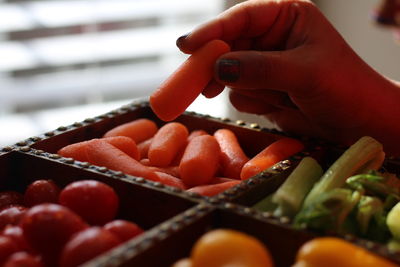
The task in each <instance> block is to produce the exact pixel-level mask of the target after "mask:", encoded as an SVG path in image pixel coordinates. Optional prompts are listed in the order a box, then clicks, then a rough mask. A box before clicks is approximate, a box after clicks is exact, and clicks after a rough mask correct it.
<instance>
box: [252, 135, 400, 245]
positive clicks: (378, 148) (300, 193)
mask: <svg viewBox="0 0 400 267" xmlns="http://www.w3.org/2000/svg"><path fill="white" fill-rule="evenodd" d="M384 155H385V154H384V152H383V150H382V145H381V144H380V143H379V142H377V141H376V140H375V139H373V138H371V137H367V136H366V137H363V138H361V139H359V140H358V141H357V142H356V143H354V144H353V145H352V146H350V147H349V148H348V149H347V150H346V151H345V152H344V153H343V154H342V155H341V156H340V157H339V158H338V159H337V160H336V161H335V162H334V163H333V164H332V165H331V166H330V167H329V168H328V169H327V170H325V171H324V170H323V169H322V167H321V166H320V164H319V163H318V162H317V161H316V160H315V159H313V158H311V157H305V158H303V159H302V160H301V161H300V162H299V164H298V166H297V167H296V168H295V169H294V171H293V172H292V173H291V174H290V175H289V177H288V178H287V179H286V180H285V182H284V183H283V184H282V185H281V186H280V188H279V189H278V190H277V191H276V192H275V193H274V194H272V195H270V196H267V197H265V198H264V199H262V200H261V201H260V202H258V203H257V204H256V205H255V206H254V207H255V208H257V209H260V210H264V211H272V212H273V213H274V214H275V215H277V216H287V217H289V218H291V219H292V221H293V226H294V227H295V228H298V229H311V230H314V231H317V232H319V233H323V234H353V235H356V236H359V237H362V238H366V239H369V240H372V241H376V242H381V243H388V242H390V243H391V244H392V246H393V247H395V246H396V243H397V240H398V239H399V233H400V227H399V225H400V224H399V222H400V220H399V219H400V205H399V204H397V203H399V201H400V191H399V189H400V180H399V179H398V178H397V177H396V176H395V175H394V174H391V173H388V172H382V171H381V166H382V163H383V160H384Z"/></svg>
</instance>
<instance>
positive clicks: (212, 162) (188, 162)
mask: <svg viewBox="0 0 400 267" xmlns="http://www.w3.org/2000/svg"><path fill="white" fill-rule="evenodd" d="M220 153H221V150H220V148H219V145H218V142H217V140H216V139H215V138H214V137H213V136H211V135H208V134H207V135H201V136H197V137H195V138H193V139H192V141H190V142H189V144H188V145H187V147H186V149H185V153H184V154H183V157H182V160H181V163H180V164H179V171H180V174H181V179H182V181H183V182H184V184H186V185H187V186H196V185H203V184H207V183H208V182H209V181H211V179H212V178H213V177H214V175H215V173H216V172H217V170H218V164H219V157H220Z"/></svg>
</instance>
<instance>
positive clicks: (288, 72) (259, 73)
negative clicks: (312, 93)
mask: <svg viewBox="0 0 400 267" xmlns="http://www.w3.org/2000/svg"><path fill="white" fill-rule="evenodd" d="M305 55H307V51H305V52H302V49H301V48H299V49H294V50H287V51H273V52H259V51H236V52H230V53H226V54H224V55H222V56H221V57H220V58H219V59H218V60H217V62H216V64H215V74H214V77H215V79H216V80H217V81H218V82H219V83H221V84H224V85H225V86H228V87H232V88H242V89H248V90H252V89H266V88H269V89H273V90H277V91H285V92H287V93H289V95H291V94H306V93H307V90H309V89H311V88H312V87H313V84H312V83H313V81H314V80H313V79H312V78H313V77H312V75H313V69H312V67H313V64H310V63H309V62H307V61H305V60H304V56H305ZM306 58H307V57H306Z"/></svg>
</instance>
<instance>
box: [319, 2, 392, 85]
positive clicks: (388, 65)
mask: <svg viewBox="0 0 400 267" xmlns="http://www.w3.org/2000/svg"><path fill="white" fill-rule="evenodd" d="M315 2H316V3H317V5H318V6H319V7H320V9H321V11H322V12H323V13H324V14H325V15H326V16H327V18H328V19H329V20H330V21H331V22H332V24H333V25H334V26H335V27H336V29H338V31H339V32H340V33H341V34H342V35H343V37H344V38H345V39H346V41H347V42H348V43H349V44H350V45H351V46H352V47H353V49H354V50H355V51H356V52H357V53H358V54H359V55H360V56H361V57H362V58H363V59H364V60H365V61H366V62H367V63H368V64H369V65H370V66H372V67H373V68H375V69H376V70H377V71H379V72H380V73H382V74H384V75H386V76H388V77H390V78H393V79H396V80H400V44H398V43H395V41H394V39H393V38H392V33H391V31H390V30H389V29H387V28H383V27H381V26H378V25H376V24H375V23H374V22H373V20H372V19H371V16H370V14H371V11H372V10H373V8H374V7H375V6H376V5H377V4H378V3H379V2H380V0H318V1H315Z"/></svg>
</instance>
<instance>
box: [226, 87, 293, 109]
mask: <svg viewBox="0 0 400 267" xmlns="http://www.w3.org/2000/svg"><path fill="white" fill-rule="evenodd" d="M231 90H233V91H235V92H236V93H238V94H241V95H244V96H248V97H252V98H256V99H258V100H260V101H262V102H264V103H266V104H268V105H272V106H275V107H277V108H281V109H287V108H290V109H298V107H297V106H296V105H295V104H294V103H293V101H292V100H291V99H290V97H289V95H288V94H286V93H284V92H279V91H275V90H268V89H255V90H248V89H237V88H231Z"/></svg>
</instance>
